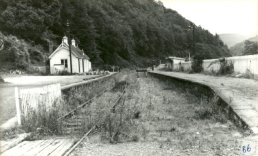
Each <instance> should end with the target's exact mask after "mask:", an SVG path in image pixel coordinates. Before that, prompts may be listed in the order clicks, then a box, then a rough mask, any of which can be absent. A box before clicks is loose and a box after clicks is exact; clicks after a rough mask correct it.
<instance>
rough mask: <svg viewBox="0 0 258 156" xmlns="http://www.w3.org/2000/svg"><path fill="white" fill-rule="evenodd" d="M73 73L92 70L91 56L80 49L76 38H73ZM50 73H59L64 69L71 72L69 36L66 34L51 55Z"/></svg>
mask: <svg viewBox="0 0 258 156" xmlns="http://www.w3.org/2000/svg"><path fill="white" fill-rule="evenodd" d="M71 42H72V44H71V51H72V73H84V72H88V71H90V70H91V62H90V58H89V57H88V56H87V55H86V54H85V53H84V51H83V50H80V49H79V47H78V46H77V45H76V43H75V40H74V39H72V41H71ZM49 60H50V73H51V74H58V73H60V72H63V71H67V72H69V73H71V63H70V53H69V45H68V37H66V36H64V37H63V40H62V43H61V44H60V45H59V46H58V48H57V49H56V50H55V51H54V52H53V53H52V54H51V55H50V56H49Z"/></svg>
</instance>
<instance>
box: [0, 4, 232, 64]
mask: <svg viewBox="0 0 258 156" xmlns="http://www.w3.org/2000/svg"><path fill="white" fill-rule="evenodd" d="M0 3H1V5H0V15H1V16H0V30H1V32H2V33H3V34H4V35H15V36H17V37H18V38H20V39H24V40H25V41H26V42H28V43H29V44H30V45H32V46H37V47H41V48H42V49H43V50H41V51H42V55H44V56H47V55H48V54H49V50H48V49H49V43H52V44H53V45H54V47H56V46H57V45H58V44H60V42H61V39H62V37H63V35H64V34H65V24H66V21H67V19H69V20H70V25H71V32H72V35H73V36H74V37H75V39H76V40H77V42H80V43H79V47H80V48H82V49H84V51H85V52H86V54H87V55H89V56H90V58H91V61H92V62H93V64H94V66H103V65H113V64H114V65H120V66H124V67H127V66H129V65H139V66H145V65H149V64H150V63H152V61H153V58H154V59H155V60H156V61H157V60H159V59H162V58H164V57H166V56H169V55H174V56H179V57H186V56H188V53H189V52H190V51H192V48H193V44H192V43H193V36H192V30H189V28H188V27H189V26H190V25H191V23H192V22H191V21H188V20H187V19H185V18H184V17H182V16H181V15H180V14H179V13H177V12H176V11H173V10H170V9H166V8H165V7H164V6H163V5H162V4H161V3H160V2H155V1H154V0H83V1H81V0H40V1H39V0H0ZM195 27H196V28H195V35H194V38H195V43H196V44H195V48H196V49H195V53H193V52H191V55H192V56H199V57H203V58H217V57H221V56H229V55H230V54H229V50H228V48H227V47H226V46H225V45H224V44H223V42H222V41H221V40H220V39H219V36H218V35H215V36H214V35H212V34H211V33H210V32H209V31H207V30H205V29H203V28H201V27H198V26H195ZM39 49H40V48H39ZM30 55H33V52H31V54H30ZM29 58H30V59H33V57H29ZM42 61H43V59H42ZM33 62H34V63H37V62H40V60H37V61H32V60H30V61H29V62H28V63H33Z"/></svg>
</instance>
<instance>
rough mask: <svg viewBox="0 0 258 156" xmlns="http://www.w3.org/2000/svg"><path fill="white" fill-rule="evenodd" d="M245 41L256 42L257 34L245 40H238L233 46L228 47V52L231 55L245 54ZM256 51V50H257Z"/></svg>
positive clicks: (257, 40)
mask: <svg viewBox="0 0 258 156" xmlns="http://www.w3.org/2000/svg"><path fill="white" fill-rule="evenodd" d="M246 41H250V42H256V43H257V42H258V36H255V37H252V38H249V39H247V40H245V41H242V42H239V43H237V44H235V45H234V46H232V47H230V48H229V50H230V53H231V54H232V55H233V56H240V55H244V54H245V45H246V44H248V43H246ZM257 53H258V52H257Z"/></svg>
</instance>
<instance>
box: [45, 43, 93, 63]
mask: <svg viewBox="0 0 258 156" xmlns="http://www.w3.org/2000/svg"><path fill="white" fill-rule="evenodd" d="M62 45H64V46H62ZM62 48H63V49H66V50H68V51H69V47H68V45H67V44H63V43H61V44H60V45H59V46H58V48H56V50H55V51H54V52H52V53H51V54H50V55H49V56H48V58H49V59H51V58H52V57H53V55H54V54H56V53H57V52H58V51H59V50H61V49H62ZM72 54H73V55H74V56H75V57H76V58H80V59H86V60H90V59H89V57H88V56H87V55H86V54H85V55H86V57H85V55H84V57H79V56H78V55H77V54H76V53H75V52H74V51H72ZM87 57H88V58H87Z"/></svg>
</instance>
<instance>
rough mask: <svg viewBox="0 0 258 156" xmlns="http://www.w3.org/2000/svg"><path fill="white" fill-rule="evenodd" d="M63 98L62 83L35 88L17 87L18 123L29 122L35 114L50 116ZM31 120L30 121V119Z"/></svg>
mask: <svg viewBox="0 0 258 156" xmlns="http://www.w3.org/2000/svg"><path fill="white" fill-rule="evenodd" d="M60 98H61V87H60V84H52V85H47V86H40V87H34V88H18V87H16V88H15V101H16V111H17V119H18V124H19V125H22V124H29V123H24V122H27V121H28V119H31V118H33V115H34V116H35V115H36V116H49V114H50V113H51V112H52V110H53V109H54V108H56V107H58V106H57V104H59V103H58V100H60ZM28 122H29V121H28Z"/></svg>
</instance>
